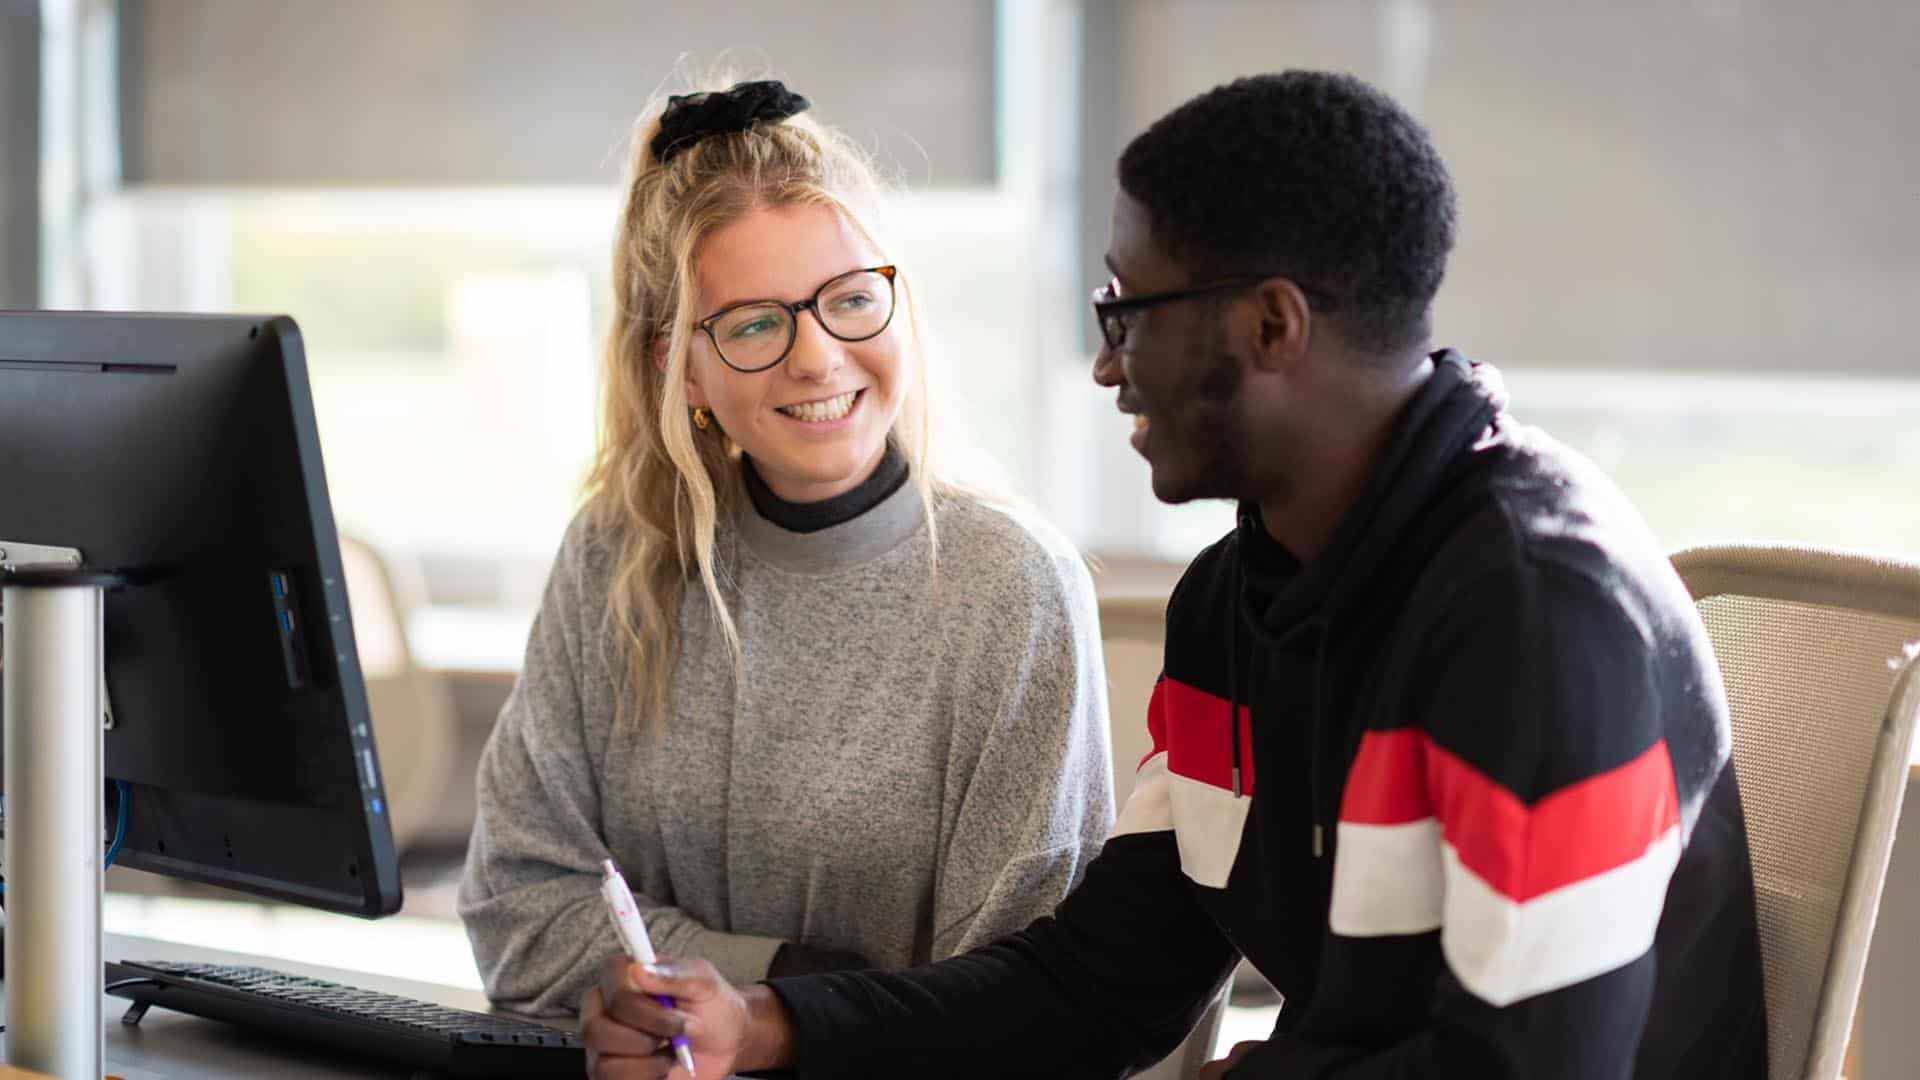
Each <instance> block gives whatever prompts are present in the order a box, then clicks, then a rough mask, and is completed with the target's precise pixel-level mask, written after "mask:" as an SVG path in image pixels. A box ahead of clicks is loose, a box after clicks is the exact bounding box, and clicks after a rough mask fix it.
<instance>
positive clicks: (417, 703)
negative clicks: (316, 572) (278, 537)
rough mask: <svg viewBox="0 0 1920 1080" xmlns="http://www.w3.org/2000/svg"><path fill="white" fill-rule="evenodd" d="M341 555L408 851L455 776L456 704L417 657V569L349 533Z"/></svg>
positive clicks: (390, 793) (397, 827) (401, 840)
mask: <svg viewBox="0 0 1920 1080" xmlns="http://www.w3.org/2000/svg"><path fill="white" fill-rule="evenodd" d="M340 560H341V565H342V568H343V569H344V570H345V572H346V578H347V604H348V606H349V607H350V608H351V609H352V611H353V632H354V639H355V642H356V643H357V644H358V646H359V650H360V670H361V673H362V674H363V675H364V676H365V678H366V683H367V708H368V710H369V711H370V712H371V713H372V716H373V739H374V743H375V745H376V746H377V747H378V748H379V753H380V767H381V769H383V770H384V771H385V774H386V775H385V783H386V789H387V805H388V807H389V813H390V814H391V822H392V828H393V844H394V850H395V851H397V852H398V853H400V854H401V855H405V854H406V852H407V849H408V847H410V846H411V845H412V844H413V843H414V841H415V840H416V839H417V838H419V837H420V836H421V835H422V833H423V830H424V829H425V828H426V827H427V825H428V823H429V822H430V821H431V820H432V819H433V817H434V814H435V812H436V809H437V808H438V807H439V806H440V805H441V804H442V802H443V801H444V798H445V796H446V794H447V792H448V790H449V789H450V787H451V786H452V785H453V784H454V783H455V782H456V781H455V778H454V769H453V759H454V753H453V751H454V719H453V705H452V701H451V699H450V698H449V697H448V695H447V688H446V686H445V684H444V682H443V681H442V680H441V678H440V677H439V676H437V675H435V674H434V673H432V672H430V671H427V670H426V669H424V668H422V667H420V666H419V665H418V664H416V663H415V662H414V657H413V650H412V649H411V648H409V647H408V644H407V630H406V628H407V616H408V613H410V612H411V611H413V610H415V609H416V608H417V607H418V606H419V604H420V603H421V598H422V596H423V595H424V592H423V590H422V588H421V586H420V583H419V580H418V575H417V573H415V572H413V571H412V570H411V569H410V568H409V565H408V564H407V563H405V562H403V561H399V560H390V559H387V558H384V557H383V556H382V555H381V553H380V552H379V551H377V550H376V549H375V548H374V547H373V546H372V545H370V544H368V543H366V542H365V541H363V540H360V539H358V538H357V537H352V536H348V535H345V534H342V535H341V537H340ZM464 782H467V783H469V784H470V783H471V777H469V778H466V780H465V781H464Z"/></svg>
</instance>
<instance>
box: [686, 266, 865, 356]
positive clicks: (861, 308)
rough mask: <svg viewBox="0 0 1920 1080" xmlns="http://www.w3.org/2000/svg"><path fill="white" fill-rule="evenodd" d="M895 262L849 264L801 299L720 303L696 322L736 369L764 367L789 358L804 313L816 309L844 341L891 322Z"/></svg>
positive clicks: (862, 338)
mask: <svg viewBox="0 0 1920 1080" xmlns="http://www.w3.org/2000/svg"><path fill="white" fill-rule="evenodd" d="M898 274H899V271H898V270H896V269H895V268H894V267H891V266H871V267H868V268H866V269H864V270H849V271H848V272H846V273H844V274H841V275H840V276H839V277H836V278H834V279H832V280H831V281H828V282H827V283H826V284H825V285H822V286H820V288H818V289H817V290H815V291H814V294H813V295H812V296H811V297H809V298H807V299H805V300H802V301H800V302H799V303H797V304H787V303H782V302H781V301H779V300H749V301H747V302H745V303H741V304H734V305H732V306H730V307H724V308H721V309H720V310H719V311H716V312H714V313H713V314H711V315H709V316H707V317H706V318H704V319H701V320H700V321H699V322H697V323H695V324H694V326H695V327H696V328H698V329H700V330H703V331H705V332H706V335H707V338H708V340H710V341H712V342H713V349H714V351H715V352H717V353H719V354H720V359H721V360H722V361H724V362H725V363H726V365H727V366H728V367H730V368H732V369H733V370H735V371H739V372H743V373H746V374H752V373H754V372H756V371H765V370H767V369H768V368H770V367H773V366H774V365H776V364H778V363H780V361H782V360H785V359H786V358H787V353H789V352H791V351H792V350H793V341H794V338H796V337H798V336H799V332H800V313H801V312H802V311H811V312H813V317H814V318H815V319H816V320H818V321H819V323H820V328H821V329H822V330H825V331H826V332H827V333H829V334H832V335H833V336H834V337H836V338H839V339H840V340H841V341H865V340H867V339H868V338H872V337H878V336H879V335H880V333H881V331H883V330H885V329H886V328H887V324H889V323H891V322H893V307H894V298H893V284H894V278H895V277H896V276H898Z"/></svg>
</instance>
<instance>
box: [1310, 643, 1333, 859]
mask: <svg viewBox="0 0 1920 1080" xmlns="http://www.w3.org/2000/svg"><path fill="white" fill-rule="evenodd" d="M1314 626H1315V627H1316V628H1318V629H1319V631H1320V635H1319V638H1320V640H1319V641H1318V642H1317V643H1316V644H1315V645H1314V648H1313V735H1312V736H1311V742H1312V746H1313V749H1312V751H1311V753H1312V754H1313V757H1312V760H1310V761H1308V762H1307V794H1308V797H1309V798H1311V799H1312V800H1313V857H1314V858H1316V859H1318V858H1320V857H1321V856H1323V855H1325V854H1326V853H1327V843H1326V828H1325V826H1324V825H1323V824H1322V818H1321V814H1322V809H1321V803H1320V728H1321V725H1322V724H1323V722H1324V721H1325V719H1326V716H1325V710H1324V709H1322V708H1321V705H1322V703H1323V702H1324V701H1325V699H1326V695H1325V694H1324V693H1322V691H1323V690H1324V688H1325V686H1326V682H1327V638H1329V637H1331V636H1332V635H1331V634H1329V633H1328V632H1327V624H1326V623H1325V622H1317V623H1315V624H1314Z"/></svg>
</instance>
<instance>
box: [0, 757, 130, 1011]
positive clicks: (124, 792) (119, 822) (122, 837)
mask: <svg viewBox="0 0 1920 1080" xmlns="http://www.w3.org/2000/svg"><path fill="white" fill-rule="evenodd" d="M113 791H114V802H116V803H118V804H119V810H118V812H116V813H115V815H114V819H113V842H112V843H110V844H108V845H107V856H106V858H105V859H103V860H101V862H100V872H101V873H106V870H107V867H109V866H112V865H113V860H114V859H115V858H116V857H118V856H119V854H120V848H121V846H122V845H124V844H125V843H126V842H127V803H128V802H129V801H130V798H131V796H132V789H131V788H129V787H128V786H127V782H126V781H125V780H115V781H114V782H113ZM6 894H7V883H6V882H5V881H4V880H0V897H5V896H6ZM5 1030H6V1028H4V1027H0V1031H5Z"/></svg>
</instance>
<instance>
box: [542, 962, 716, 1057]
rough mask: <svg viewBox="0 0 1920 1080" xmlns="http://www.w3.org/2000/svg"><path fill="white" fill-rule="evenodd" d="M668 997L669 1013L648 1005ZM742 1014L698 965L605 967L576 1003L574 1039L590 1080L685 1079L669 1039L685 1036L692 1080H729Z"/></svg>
mask: <svg viewBox="0 0 1920 1080" xmlns="http://www.w3.org/2000/svg"><path fill="white" fill-rule="evenodd" d="M657 996H667V997H671V998H672V999H673V1001H674V1007H673V1008H671V1009H669V1008H667V1007H666V1006H664V1005H662V1004H660V1002H659V1001H657V1000H655V998H656V997H657ZM748 1019H749V1013H748V1008H747V1001H746V999H745V998H744V997H743V996H741V994H740V992H739V991H738V990H735V989H734V988H733V987H732V986H731V985H729V984H728V983H727V981H726V980H725V979H723V978H721V977H720V973H719V972H717V971H715V970H714V969H713V965H712V964H709V963H707V962H706V961H705V960H684V961H665V960H663V961H661V962H659V963H655V964H647V965H643V964H636V963H633V962H632V961H630V960H628V959H627V958H626V957H624V956H616V957H613V958H611V959H609V960H608V961H607V964H606V967H605V969H604V970H603V971H602V973H601V975H600V985H599V986H597V987H595V988H593V989H592V990H589V991H587V992H586V995H585V996H583V997H582V998H581V999H580V1037H581V1040H582V1041H584V1042H585V1043H586V1044H587V1075H588V1076H591V1077H593V1078H594V1080H666V1078H669V1077H670V1078H671V1080H693V1078H691V1077H688V1076H687V1074H686V1070H685V1069H683V1068H681V1067H680V1066H679V1065H678V1064H676V1063H675V1061H674V1058H673V1047H672V1046H671V1045H670V1043H669V1040H670V1039H672V1038H673V1037H674V1036H675V1035H685V1036H686V1038H687V1045H688V1048H689V1049H691V1050H692V1051H693V1064H694V1068H695V1070H696V1071H697V1072H698V1074H699V1077H700V1080H722V1078H724V1077H726V1076H730V1075H732V1073H733V1071H734V1063H735V1059H736V1058H738V1057H739V1055H740V1051H741V1049H742V1048H743V1046H744V1045H745V1043H746V1038H747V1022H748Z"/></svg>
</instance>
